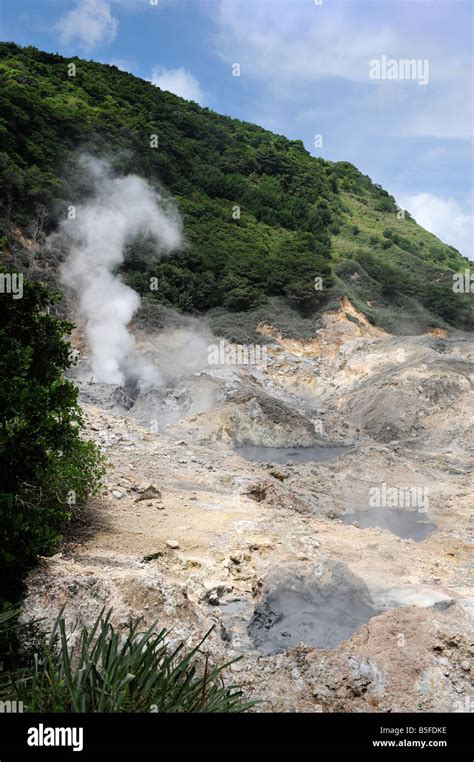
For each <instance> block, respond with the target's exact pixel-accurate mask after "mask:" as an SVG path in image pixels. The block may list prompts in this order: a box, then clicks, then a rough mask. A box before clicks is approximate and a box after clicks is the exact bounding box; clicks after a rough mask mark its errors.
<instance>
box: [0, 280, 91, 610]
mask: <svg viewBox="0 0 474 762" xmlns="http://www.w3.org/2000/svg"><path fill="white" fill-rule="evenodd" d="M0 298H1V301H2V309H1V311H0V603H1V601H2V599H4V600H10V601H12V600H15V599H16V598H17V597H18V596H19V595H20V594H21V588H22V579H23V577H24V574H25V572H26V571H27V570H28V569H29V568H30V567H31V566H32V565H33V564H34V562H35V560H36V558H37V556H38V555H48V554H50V553H51V552H53V551H54V549H55V547H56V544H57V541H58V539H59V531H60V529H61V527H62V526H63V525H64V524H65V522H67V521H68V520H69V519H70V517H71V513H72V508H73V506H74V505H80V504H81V503H82V502H83V501H84V500H85V499H86V498H87V497H88V496H89V495H90V494H91V493H93V492H95V491H96V490H97V488H98V486H99V483H100V478H101V475H102V473H103V466H102V458H101V455H100V453H99V451H98V449H97V448H96V446H95V445H94V444H93V443H92V442H86V441H84V440H83V439H81V437H80V430H81V428H82V426H83V419H82V413H81V409H80V407H79V405H78V402H77V389H76V388H75V386H74V385H73V384H72V383H71V382H70V381H67V380H65V379H64V378H63V377H62V373H63V371H64V370H65V369H66V368H68V367H69V366H70V365H72V363H73V357H72V356H71V348H70V345H69V344H68V343H67V341H65V340H64V338H63V336H64V334H66V333H68V332H70V330H71V328H72V326H71V324H69V323H67V322H65V321H63V320H60V319H58V318H57V317H55V316H54V315H51V314H48V311H49V309H50V307H51V305H52V304H53V303H54V302H55V301H56V300H57V297H56V296H54V295H51V294H50V293H49V292H48V291H47V289H46V288H45V287H44V286H43V285H41V284H39V283H33V284H31V283H25V284H24V290H23V296H22V298H18V299H14V298H12V296H11V295H10V294H2V295H1V297H0Z"/></svg>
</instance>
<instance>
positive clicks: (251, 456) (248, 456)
mask: <svg viewBox="0 0 474 762" xmlns="http://www.w3.org/2000/svg"><path fill="white" fill-rule="evenodd" d="M350 449H352V448H351V447H344V446H342V447H341V446H337V447H336V446H335V447H329V446H328V447H321V446H317V447H264V446H262V445H239V446H238V447H236V448H235V451H236V452H237V453H238V455H240V457H241V458H245V460H254V461H258V462H260V463H280V464H288V463H311V462H315V461H319V462H321V461H327V460H334V459H335V458H338V457H339V455H342V453H344V452H347V451H348V450H350Z"/></svg>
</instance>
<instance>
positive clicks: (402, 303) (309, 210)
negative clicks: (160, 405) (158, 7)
mask: <svg viewBox="0 0 474 762" xmlns="http://www.w3.org/2000/svg"><path fill="white" fill-rule="evenodd" d="M71 63H74V64H75V65H76V76H74V77H71V76H69V74H68V66H69V64H71ZM0 77H1V88H0V104H1V110H0V113H1V119H0V141H1V145H0V176H1V188H2V190H1V206H0V243H1V245H2V250H3V253H2V260H3V262H4V263H5V264H7V265H9V266H11V265H13V266H16V267H20V268H23V269H25V268H28V272H29V274H30V275H35V276H36V275H40V276H41V277H42V278H44V279H46V280H48V279H49V280H54V277H55V276H54V267H55V263H56V262H57V258H60V256H61V252H57V257H56V256H55V257H53V258H51V256H52V255H51V252H45V251H42V249H41V244H42V243H43V241H44V238H45V235H47V234H48V233H49V232H51V231H53V230H54V228H55V225H56V224H57V220H58V219H60V218H61V217H63V216H64V215H65V214H66V209H67V207H68V205H69V204H71V203H77V202H78V201H80V200H81V198H83V197H85V196H86V195H87V192H88V188H87V182H86V180H85V178H84V177H83V176H82V174H81V171H80V169H79V168H78V157H79V155H80V153H81V152H84V151H87V152H89V153H91V154H93V155H96V156H100V157H105V158H107V159H108V160H109V161H110V162H111V163H112V165H113V166H114V167H115V168H116V170H117V171H118V172H120V173H130V172H134V173H138V174H140V175H142V176H143V177H145V178H147V179H148V180H149V181H150V182H151V183H152V184H153V185H156V186H157V187H160V186H162V187H164V188H165V189H166V190H167V191H169V192H170V193H171V194H172V195H173V196H174V197H175V198H176V200H177V203H178V205H179V209H180V212H181V214H182V216H183V219H184V230H185V239H186V240H185V244H184V246H183V249H182V251H178V252H176V253H174V254H173V255H172V256H170V257H168V258H166V259H164V260H161V261H160V262H157V261H156V258H155V252H154V245H153V244H152V243H151V242H150V241H143V240H141V241H137V242H135V243H134V244H133V246H131V250H130V252H129V257H128V259H127V263H126V265H125V267H124V271H123V277H124V278H125V279H126V280H127V281H128V282H129V283H130V284H131V285H132V286H133V287H134V288H136V289H137V290H138V291H139V292H140V293H141V294H142V295H143V297H144V308H143V315H145V316H150V318H153V315H155V314H159V309H158V305H157V303H161V304H164V305H167V306H172V307H175V308H178V309H180V310H183V311H188V312H193V313H207V315H208V317H209V319H210V321H211V324H213V325H214V327H217V328H219V329H221V330H222V331H223V332H225V333H227V334H231V335H235V337H237V336H242V335H251V334H252V331H253V330H254V328H255V325H256V324H257V323H258V321H259V320H261V319H265V318H266V319H269V320H272V321H273V322H274V323H276V324H277V325H279V326H280V327H281V328H282V329H283V330H285V331H287V332H288V333H305V332H306V331H310V330H312V329H313V326H314V317H315V316H317V314H318V313H319V311H320V310H321V309H322V308H327V307H328V306H332V305H333V304H336V303H337V300H338V298H339V297H340V296H341V295H342V294H346V295H347V296H348V297H349V298H350V299H351V300H352V301H353V302H354V304H355V305H356V306H357V307H358V308H359V309H360V310H361V311H362V312H364V313H365V314H366V315H367V316H368V317H369V318H370V319H371V320H372V321H373V322H374V323H376V324H378V325H381V326H383V327H385V328H387V329H388V330H391V331H393V332H401V333H403V332H420V331H422V330H425V329H426V328H427V327H429V326H443V325H451V326H457V327H460V328H470V327H473V326H474V319H473V315H472V307H471V304H470V300H469V295H459V294H453V291H452V274H453V272H454V271H459V270H464V269H465V268H466V267H467V266H468V264H469V263H468V261H467V260H466V259H465V258H463V257H462V256H461V254H460V253H459V252H458V251H457V250H456V249H454V248H452V247H450V246H447V245H445V244H443V243H442V242H441V241H439V239H437V238H436V237H435V236H433V235H431V234H430V233H428V232H427V231H425V230H423V229H422V228H421V227H419V226H418V225H417V224H416V222H415V221H414V220H413V219H411V218H410V216H409V215H408V214H407V215H405V218H404V219H399V216H397V207H396V205H395V202H394V199H393V198H392V197H391V196H390V195H389V194H388V193H387V192H386V191H385V190H383V189H382V188H381V187H380V186H377V185H375V184H373V183H372V182H371V180H370V178H368V177H366V176H364V175H362V174H361V173H360V172H359V171H358V170H357V169H356V168H355V167H354V166H353V165H351V164H349V163H347V162H336V163H333V162H329V161H325V160H323V159H320V158H314V157H312V156H311V155H310V154H309V153H308V152H307V151H306V149H305V148H304V146H303V143H302V142H301V141H298V140H297V141H291V140H288V139H287V138H285V137H283V136H281V135H275V134H273V133H271V132H269V131H267V130H264V129H262V128H260V127H257V126H256V125H253V124H250V123H247V122H242V121H239V120H236V119H231V118H230V117H226V116H221V115H219V114H216V113H214V112H213V111H211V110H209V109H206V108H201V107H200V106H198V105H197V104H195V103H192V102H188V101H184V100H183V99H181V98H179V97H177V96H175V95H173V94H171V93H168V92H163V91H160V90H159V89H157V88H156V87H154V86H153V85H151V84H150V83H149V82H146V81H144V80H141V79H138V78H137V77H135V76H133V75H131V74H127V73H124V72H122V71H120V70H119V69H117V68H116V67H114V66H107V65H104V64H99V63H94V62H90V61H83V60H81V59H79V58H72V59H65V58H63V57H61V56H58V55H52V54H49V53H43V52H41V51H38V50H36V49H35V48H31V47H28V48H20V47H18V46H17V45H15V44H12V43H3V44H0ZM153 135H157V136H158V147H151V146H150V136H153ZM236 207H239V209H240V218H238V215H236ZM236 217H237V218H236ZM19 231H21V233H19ZM22 234H23V235H25V236H26V237H28V238H30V239H31V238H33V239H34V240H35V241H36V242H37V243H38V245H39V246H38V255H37V256H35V258H34V262H31V256H29V255H28V253H27V251H26V249H25V248H24V246H23V244H22V240H23V242H24V239H23V238H22ZM150 277H158V279H159V290H158V291H156V292H155V291H150V289H149V283H150ZM315 278H321V279H322V281H321V282H322V284H323V287H322V290H317V289H315V287H314V285H315ZM237 326H238V328H237Z"/></svg>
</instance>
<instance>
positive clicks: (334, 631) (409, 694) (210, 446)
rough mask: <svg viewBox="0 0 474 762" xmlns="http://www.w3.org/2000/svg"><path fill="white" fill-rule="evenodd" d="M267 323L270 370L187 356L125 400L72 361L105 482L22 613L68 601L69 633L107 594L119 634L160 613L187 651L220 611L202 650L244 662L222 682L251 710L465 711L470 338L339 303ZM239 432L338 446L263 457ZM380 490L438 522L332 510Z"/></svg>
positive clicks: (469, 640)
mask: <svg viewBox="0 0 474 762" xmlns="http://www.w3.org/2000/svg"><path fill="white" fill-rule="evenodd" d="M261 332H262V336H263V337H264V339H265V341H267V342H268V344H267V345H266V351H267V356H266V365H265V366H262V365H261V366H259V367H254V366H225V367H203V368H202V369H201V370H194V372H191V373H187V374H185V375H182V376H180V377H179V376H178V377H176V378H174V379H173V381H172V382H170V384H169V387H168V388H166V389H162V390H160V391H157V392H155V391H153V392H148V393H146V394H144V395H140V396H138V397H137V396H136V395H131V398H129V397H126V396H125V395H123V393H121V392H120V390H119V391H117V390H116V389H114V388H112V387H108V386H106V385H103V384H96V383H93V382H92V383H90V376H91V374H90V371H89V369H88V366H87V358H86V357H84V358H83V359H82V360H81V362H80V363H79V366H78V370H77V373H76V381H77V383H78V386H79V388H80V398H81V403H82V405H83V408H84V411H85V414H86V419H87V425H88V430H87V434H88V436H90V437H91V438H93V439H95V441H97V442H98V443H99V444H100V445H101V447H102V448H103V450H104V451H105V452H106V454H107V457H108V459H109V464H110V467H109V470H108V473H107V486H106V491H105V494H104V495H103V496H102V497H101V498H98V499H96V500H94V501H92V502H91V504H90V505H89V506H87V509H86V513H85V515H83V516H82V517H81V519H80V524H79V526H80V527H81V531H80V534H79V536H77V534H76V537H75V539H74V540H73V539H69V540H67V541H66V542H65V544H64V547H63V549H62V552H61V553H58V554H57V555H56V556H54V557H53V558H49V559H44V560H43V562H42V564H41V566H40V568H39V569H37V570H36V571H35V572H34V573H33V574H32V575H31V577H30V580H29V595H28V597H27V599H26V602H25V610H24V615H25V616H26V617H30V616H38V615H40V616H42V617H45V618H46V621H49V620H50V619H52V618H53V617H54V616H55V614H56V613H57V611H58V609H59V607H60V606H61V605H62V604H67V607H66V615H67V617H68V619H69V621H70V623H71V627H72V626H73V624H74V623H75V622H77V621H81V622H87V621H91V620H92V619H93V618H94V617H95V616H96V615H97V613H98V612H99V611H100V610H101V608H102V607H104V606H105V607H107V608H108V607H113V619H114V621H115V623H116V624H117V625H118V626H123V627H125V626H126V625H127V623H128V621H129V620H130V618H132V619H136V618H140V619H141V621H142V622H143V624H144V625H150V624H152V623H153V622H154V621H158V623H159V625H160V626H166V627H170V628H172V633H171V638H172V639H176V640H177V639H181V638H183V637H189V638H190V642H193V643H195V642H196V638H198V637H200V636H202V635H204V634H205V633H206V632H207V631H208V630H209V628H210V627H211V626H213V625H214V626H215V628H214V630H213V632H212V634H211V635H210V636H209V638H208V640H207V641H206V645H205V646H204V650H206V651H207V652H209V653H210V654H211V655H212V657H213V658H216V659H219V660H222V659H229V658H233V657H236V656H242V659H241V660H240V661H238V662H236V663H235V664H233V665H232V666H231V667H230V668H229V670H228V671H229V677H230V679H233V680H235V682H237V683H239V684H241V685H243V686H245V688H246V690H247V692H248V693H249V694H250V695H251V696H252V697H255V698H258V699H260V700H261V701H262V703H261V704H259V705H258V707H257V711H323V712H326V711H350V712H352V711H356V712H359V711H374V710H376V711H408V710H414V711H449V712H453V711H472V709H473V708H474V689H473V687H472V674H473V673H472V654H473V647H474V646H473V636H472V612H473V608H474V584H473V573H472V571H473V555H472V537H473V535H472V507H473V502H472V496H471V495H470V489H471V488H472V470H471V469H472V463H473V459H472V443H473V441H472V440H473V434H472V430H473V427H472V422H473V416H472V410H473V403H474V395H473V380H474V343H473V342H472V340H471V339H470V338H469V337H466V336H464V335H460V334H459V335H453V336H447V335H444V334H443V333H442V332H438V335H435V334H430V335H424V336H415V337H392V336H390V335H388V334H386V333H384V332H383V331H381V330H379V329H375V328H374V327H372V326H370V325H369V324H368V323H367V321H366V320H365V319H364V318H363V317H362V316H361V315H360V314H358V313H357V312H356V311H355V310H354V308H353V307H352V306H351V305H350V304H349V303H348V302H344V303H342V304H341V308H340V309H339V310H338V311H337V312H333V313H329V314H327V315H326V316H325V317H324V318H323V321H322V325H321V328H320V329H319V330H318V331H317V332H315V336H314V338H313V339H312V340H309V341H305V342H298V341H294V340H291V341H290V340H285V339H283V338H282V337H280V336H278V335H276V334H275V332H274V331H273V330H272V328H271V327H270V326H262V328H261ZM138 339H139V340H140V341H141V342H142V345H143V346H145V345H146V344H147V342H148V343H149V337H145V336H138ZM77 341H78V342H79V341H80V338H79V337H77ZM239 444H243V445H267V446H279V447H296V446H301V445H303V446H318V445H321V444H333V445H334V444H338V445H346V446H347V450H345V451H344V452H342V454H340V455H339V456H338V457H335V458H333V459H331V460H327V461H325V462H308V463H298V462H291V460H290V462H289V463H283V464H275V463H271V462H268V463H264V462H252V461H248V460H245V459H244V458H243V457H241V456H240V455H239V454H238V453H237V452H236V451H235V445H239ZM382 484H385V485H387V486H388V487H391V488H397V489H398V490H407V489H409V488H410V489H414V490H415V489H418V490H419V491H422V494H424V495H425V496H428V499H429V507H428V510H427V511H426V510H425V509H426V505H425V508H424V509H423V510H421V511H420V510H419V508H416V507H415V508H414V507H413V505H412V506H408V507H406V506H405V507H404V508H403V510H407V511H413V510H414V511H417V515H418V516H419V522H425V521H428V520H429V521H430V522H432V523H434V524H435V526H436V529H435V531H433V532H431V533H429V534H428V535H427V536H426V537H425V538H424V539H423V540H421V541H419V542H416V541H415V540H413V539H410V538H403V537H400V536H397V534H394V533H393V532H391V531H388V530H387V529H381V528H377V527H372V528H370V527H369V528H361V526H360V522H357V521H355V522H354V523H351V522H349V523H343V521H342V519H341V517H342V516H346V515H347V514H351V513H354V512H358V511H361V510H362V511H365V510H367V509H368V508H369V495H370V494H371V493H370V490H371V488H373V487H380V486H381V485H382ZM419 494H421V492H419ZM387 510H389V509H387ZM345 521H347V519H345ZM301 612H302V613H303V619H304V622H303V623H302V622H301V621H300V620H301V618H302V615H301ZM249 625H250V627H249ZM287 630H288V631H287ZM300 635H301V641H302V642H300ZM273 636H275V637H274V638H273ZM285 638H287V640H286V641H285ZM285 642H286V643H287V647H286V650H283V649H284V648H285V645H284V644H285ZM314 642H322V643H324V647H314ZM275 643H276V645H275ZM282 644H283V645H282ZM273 646H275V647H273ZM275 650H276V651H278V652H276V653H275V652H272V651H275Z"/></svg>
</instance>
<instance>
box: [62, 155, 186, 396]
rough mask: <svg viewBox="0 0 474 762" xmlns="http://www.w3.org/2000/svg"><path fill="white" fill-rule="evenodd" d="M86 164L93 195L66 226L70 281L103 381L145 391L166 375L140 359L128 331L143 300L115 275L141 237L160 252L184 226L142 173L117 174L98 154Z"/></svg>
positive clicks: (65, 269) (174, 243) (66, 269)
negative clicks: (129, 247) (127, 251)
mask: <svg viewBox="0 0 474 762" xmlns="http://www.w3.org/2000/svg"><path fill="white" fill-rule="evenodd" d="M81 163H82V165H83V166H85V167H86V169H87V171H88V174H89V175H90V178H91V184H92V196H91V198H90V199H89V200H88V201H87V202H85V203H84V204H81V205H79V206H77V207H76V209H75V219H67V220H65V221H63V222H62V224H61V226H60V235H61V236H62V237H64V238H65V239H66V242H67V245H68V248H69V256H68V258H67V260H66V262H65V264H64V266H63V268H62V279H63V281H64V283H65V284H67V285H68V286H69V287H70V288H72V289H73V290H74V291H75V292H76V294H77V297H78V300H79V308H80V312H81V315H82V316H83V317H84V319H85V324H86V325H85V330H86V336H87V341H88V345H89V348H90V351H91V360H92V368H93V373H94V376H95V379H96V381H101V382H104V383H109V384H119V385H123V384H125V383H126V381H129V380H131V381H134V382H135V383H136V384H137V385H138V386H139V388H140V390H144V389H146V388H149V387H150V386H155V385H159V384H160V382H161V377H160V374H159V371H158V369H157V368H156V366H154V365H152V364H150V363H148V362H147V360H145V358H144V357H142V356H140V355H139V354H138V352H137V349H136V346H135V339H134V338H133V336H132V335H131V333H130V332H129V330H128V325H129V323H130V321H131V319H132V317H133V315H134V314H135V313H136V311H137V310H138V307H139V305H140V297H139V295H138V294H137V293H136V292H135V291H134V290H133V289H131V288H130V287H129V286H127V285H125V283H123V281H122V280H121V279H120V278H119V277H118V276H117V275H115V274H114V270H115V268H116V267H117V266H118V265H120V264H122V262H123V261H124V258H125V249H126V245H127V243H129V242H130V241H131V240H132V239H133V238H134V237H135V236H137V235H138V234H141V235H150V236H151V237H153V239H154V240H155V241H156V244H157V248H158V251H159V252H160V254H162V253H165V252H168V251H170V250H172V249H174V248H176V247H177V246H178V245H179V244H180V242H181V222H180V219H179V216H178V214H177V213H176V212H175V211H174V210H172V209H170V208H168V206H166V205H165V203H164V201H163V199H162V197H161V196H160V195H159V194H158V193H157V192H156V191H155V190H153V189H152V188H151V186H150V185H149V184H148V183H147V182H146V181H145V180H143V179H142V178H140V177H138V176H137V175H127V176H126V177H117V176H115V175H114V174H113V173H112V171H111V168H110V166H109V164H108V163H107V162H105V161H102V160H97V159H94V158H91V157H83V158H82V160H81Z"/></svg>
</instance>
